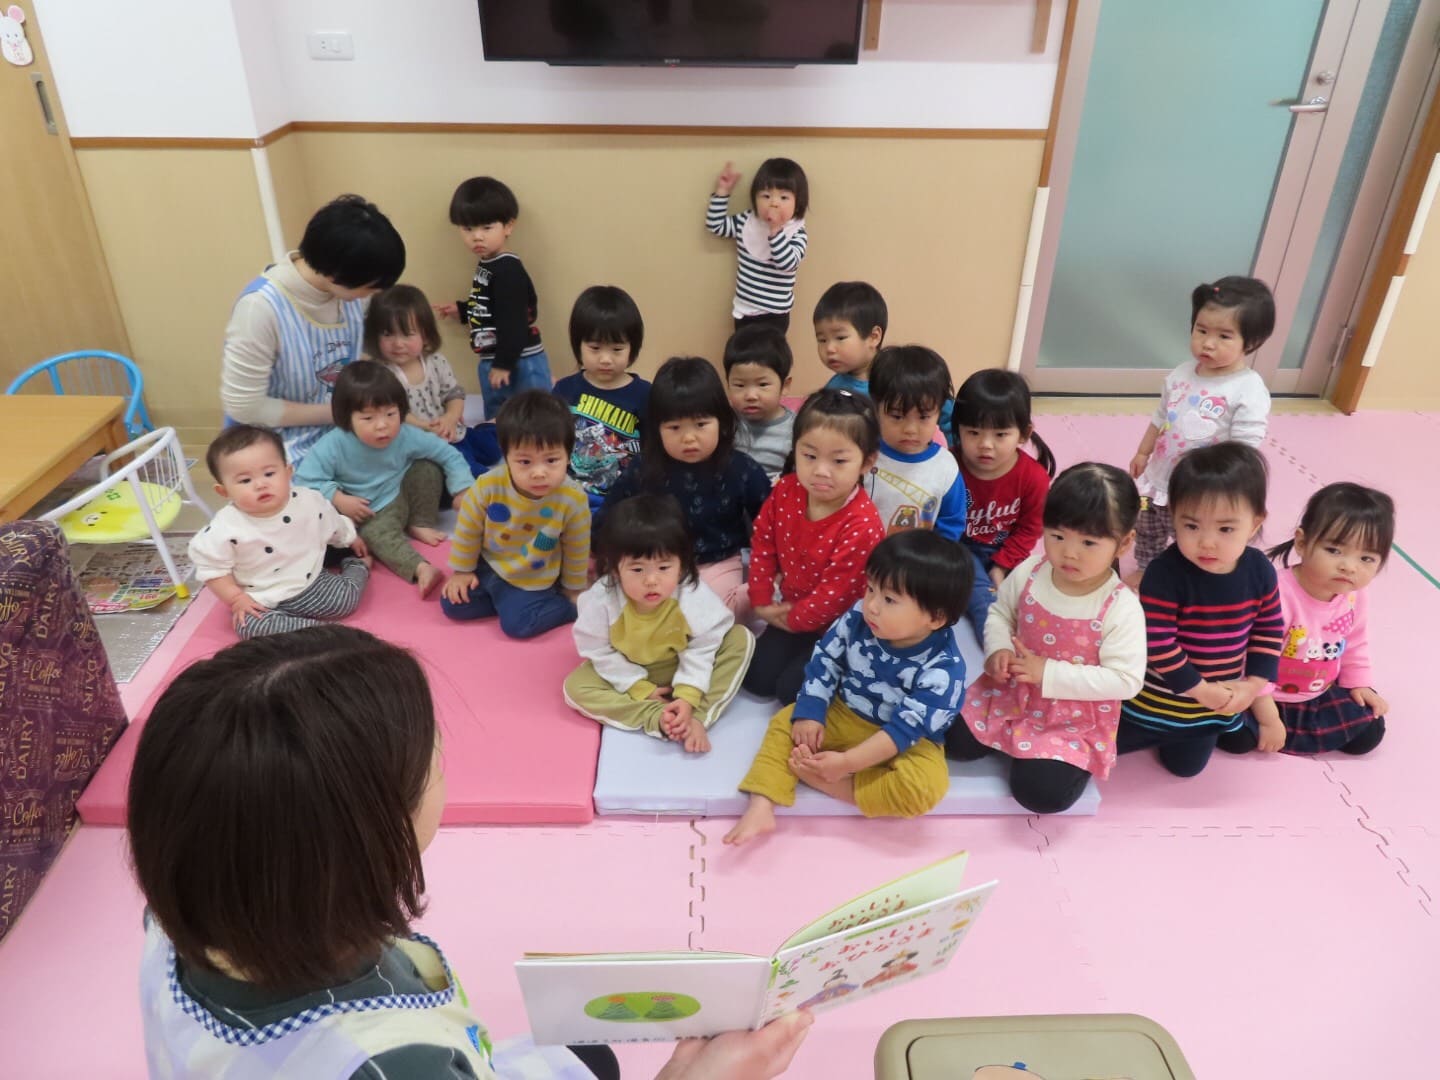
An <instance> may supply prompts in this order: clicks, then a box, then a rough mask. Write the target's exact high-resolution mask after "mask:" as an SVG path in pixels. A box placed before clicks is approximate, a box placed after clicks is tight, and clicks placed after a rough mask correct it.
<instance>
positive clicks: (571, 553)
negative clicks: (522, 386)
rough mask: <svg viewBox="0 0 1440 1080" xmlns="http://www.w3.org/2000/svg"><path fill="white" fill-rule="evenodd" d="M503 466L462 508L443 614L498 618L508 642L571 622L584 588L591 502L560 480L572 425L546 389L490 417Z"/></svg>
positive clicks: (479, 483) (519, 397) (521, 396)
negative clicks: (493, 423)
mask: <svg viewBox="0 0 1440 1080" xmlns="http://www.w3.org/2000/svg"><path fill="white" fill-rule="evenodd" d="M495 433H496V436H497V437H498V438H499V440H500V451H501V453H503V454H504V455H505V461H504V464H503V465H499V466H496V467H495V468H493V469H491V470H490V471H489V472H487V473H486V474H485V475H484V476H481V477H479V478H478V479H477V480H476V481H475V483H474V484H472V485H471V486H470V490H468V491H467V492H465V497H464V498H463V499H462V500H461V503H460V518H459V521H458V522H457V523H456V526H455V539H454V541H453V542H452V543H451V545H450V569H451V570H453V571H454V572H455V576H454V577H452V578H451V579H450V580H449V581H447V582H446V583H445V593H444V595H443V596H442V597H441V599H440V608H441V610H442V611H444V612H445V614H446V615H448V616H449V617H450V618H452V619H459V620H461V621H469V620H471V619H486V618H489V617H491V616H492V615H494V616H499V619H500V629H501V630H502V631H503V632H504V633H505V634H506V635H507V636H509V637H512V638H531V637H534V636H535V635H536V634H543V633H544V632H545V631H547V630H553V629H554V628H555V627H557V626H564V625H565V624H566V623H571V622H574V621H575V600H576V598H577V597H578V596H579V595H580V593H581V592H582V591H583V590H584V588H585V585H586V562H587V561H588V559H589V557H590V504H589V502H588V501H587V500H586V498H585V492H584V490H583V489H582V488H581V487H580V485H579V484H577V483H576V482H575V481H574V480H571V479H570V478H569V477H568V476H567V475H566V470H567V468H568V467H569V465H570V451H571V449H572V448H573V447H574V445H575V424H574V422H573V420H572V419H571V417H570V410H569V409H567V408H566V407H565V403H564V402H563V401H561V400H560V399H559V398H557V397H555V396H554V395H553V394H551V393H549V392H548V391H545V390H522V391H521V392H520V393H518V394H516V395H515V396H514V397H513V398H511V399H510V400H509V401H507V402H506V403H505V405H504V407H503V408H501V410H500V415H499V416H498V417H496V418H495Z"/></svg>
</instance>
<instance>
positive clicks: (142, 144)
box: [70, 123, 295, 150]
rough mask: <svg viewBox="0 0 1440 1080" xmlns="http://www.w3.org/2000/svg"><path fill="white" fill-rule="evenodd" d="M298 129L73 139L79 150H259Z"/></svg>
mask: <svg viewBox="0 0 1440 1080" xmlns="http://www.w3.org/2000/svg"><path fill="white" fill-rule="evenodd" d="M294 130H295V125H294V124H293V123H292V124H281V125H280V126H279V127H278V128H276V129H275V130H274V131H267V132H266V133H265V134H264V135H261V136H260V137H259V138H258V139H226V138H190V137H183V136H182V137H177V138H170V137H167V136H148V135H138V136H134V137H132V136H128V135H104V136H84V135H82V136H80V137H79V138H71V140H70V145H71V146H73V147H74V148H75V149H76V150H259V149H262V148H263V147H266V146H269V145H270V144H271V143H273V142H275V141H276V140H277V139H283V138H284V137H285V136H286V135H289V134H290V133H291V132H292V131H294Z"/></svg>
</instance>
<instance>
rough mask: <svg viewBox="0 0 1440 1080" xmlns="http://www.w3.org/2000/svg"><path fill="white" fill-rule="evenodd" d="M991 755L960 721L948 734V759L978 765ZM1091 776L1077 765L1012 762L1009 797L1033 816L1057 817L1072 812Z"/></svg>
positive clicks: (1031, 760)
mask: <svg viewBox="0 0 1440 1080" xmlns="http://www.w3.org/2000/svg"><path fill="white" fill-rule="evenodd" d="M992 752H993V753H999V751H998V750H997V751H991V749H990V748H989V747H988V746H984V745H983V744H981V742H980V740H979V739H977V738H975V735H974V733H973V732H971V730H970V727H969V725H968V724H966V723H965V721H964V720H962V719H961V718H960V717H958V716H957V717H956V718H955V722H954V723H953V724H951V725H950V727H949V729H948V730H947V731H946V732H945V756H946V757H950V758H954V759H955V760H956V761H979V760H980V759H981V758H982V757H984V756H985V755H986V754H989V753H992ZM1089 781H1090V774H1089V773H1088V772H1086V771H1085V770H1084V769H1082V768H1080V767H1079V766H1077V765H1071V764H1069V763H1068V762H1065V761H1051V760H1049V759H1046V758H1012V759H1011V760H1010V794H1011V795H1013V796H1014V798H1015V801H1016V802H1018V803H1019V804H1020V805H1021V806H1023V807H1025V809H1026V810H1029V811H1030V812H1031V813H1032V814H1058V813H1060V812H1061V811H1062V810H1069V809H1070V807H1072V806H1074V805H1075V800H1077V799H1078V798H1080V796H1081V795H1082V794H1083V793H1084V791H1085V785H1086V784H1087V783H1089Z"/></svg>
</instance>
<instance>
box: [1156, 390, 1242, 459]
mask: <svg viewBox="0 0 1440 1080" xmlns="http://www.w3.org/2000/svg"><path fill="white" fill-rule="evenodd" d="M1192 385H1193V384H1191V383H1180V384H1179V385H1178V386H1176V388H1175V393H1174V395H1173V396H1172V397H1171V399H1170V401H1169V402H1168V403H1167V407H1166V410H1165V430H1164V431H1162V432H1161V433H1160V439H1159V440H1158V442H1157V444H1156V447H1157V449H1158V450H1159V451H1160V454H1161V456H1169V457H1179V456H1180V455H1181V454H1183V453H1184V452H1185V451H1186V450H1191V449H1194V448H1195V447H1199V446H1211V445H1214V444H1215V443H1217V442H1219V441H1220V440H1221V438H1222V437H1223V435H1222V432H1223V429H1224V428H1226V427H1228V425H1223V424H1222V421H1223V420H1224V419H1225V417H1226V414H1227V413H1228V411H1229V408H1230V402H1229V399H1228V398H1226V397H1225V396H1224V395H1223V394H1215V393H1211V392H1210V391H1209V390H1206V389H1205V387H1204V386H1203V385H1202V386H1199V387H1195V388H1194V389H1192Z"/></svg>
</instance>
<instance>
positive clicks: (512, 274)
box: [435, 176, 550, 420]
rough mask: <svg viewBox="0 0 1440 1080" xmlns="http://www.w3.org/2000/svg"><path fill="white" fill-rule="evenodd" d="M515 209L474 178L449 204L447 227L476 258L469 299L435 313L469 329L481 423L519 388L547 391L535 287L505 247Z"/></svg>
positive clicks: (508, 196) (499, 188) (494, 184)
mask: <svg viewBox="0 0 1440 1080" xmlns="http://www.w3.org/2000/svg"><path fill="white" fill-rule="evenodd" d="M519 216H520V204H519V202H517V201H516V199H515V195H514V193H513V192H512V191H511V190H510V189H509V188H508V187H506V186H505V185H504V184H502V183H501V182H500V181H499V180H496V179H494V178H493V177H489V176H473V177H471V178H470V179H469V180H466V181H465V182H464V183H463V184H461V185H460V186H459V187H457V188H456V189H455V194H454V196H453V197H451V199H450V224H452V225H454V226H455V227H456V228H457V229H459V230H460V240H461V242H462V243H464V245H465V246H466V247H467V248H469V249H470V251H471V253H472V254H474V255H477V256H479V258H480V262H479V263H478V264H477V265H476V267H475V277H474V279H473V280H472V281H471V283H470V295H469V297H468V298H466V299H464V300H460V301H457V302H456V303H453V304H441V305H440V306H439V307H438V308H436V309H435V310H436V311H438V312H439V313H440V314H441V315H443V316H444V317H446V318H448V319H459V320H460V321H461V322H463V323H464V324H465V325H466V326H467V327H469V329H470V348H472V349H474V350H475V355H476V356H478V357H479V358H480V369H479V370H480V392H481V393H482V394H483V395H484V398H485V419H487V420H494V419H495V418H496V416H498V415H499V412H500V406H501V405H503V404H505V402H506V401H508V400H509V399H510V397H511V396H512V395H513V394H515V393H516V392H517V391H520V390H531V389H541V390H548V389H550V360H549V358H548V357H547V356H546V355H545V346H544V345H543V344H541V342H540V330H539V328H538V327H536V325H535V319H536V316H537V315H538V313H539V305H538V304H537V302H536V300H535V286H534V285H533V284H531V282H530V275H529V274H527V273H526V272H525V266H524V264H523V263H521V262H520V257H519V256H518V255H516V254H515V253H514V252H513V251H511V250H510V249H509V244H510V234H511V233H512V232H513V231H514V230H515V219H516V218H518V217H519Z"/></svg>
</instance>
